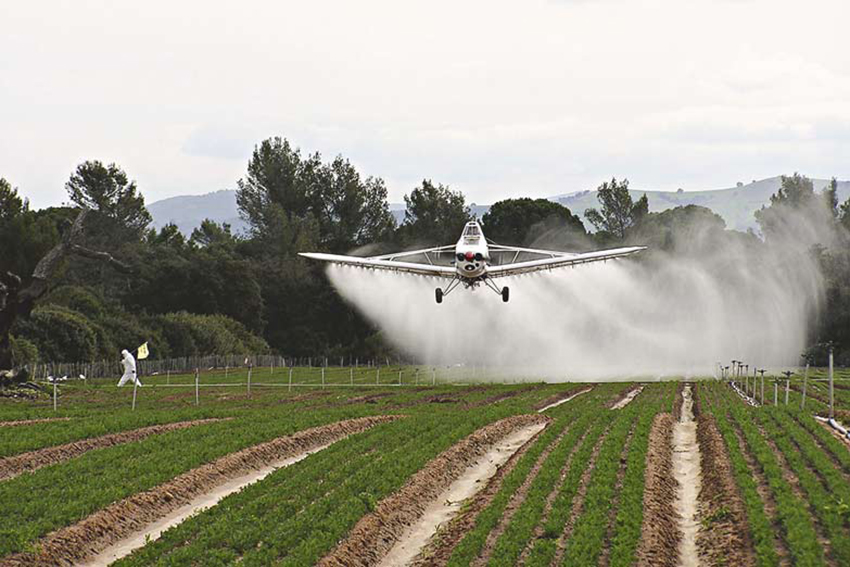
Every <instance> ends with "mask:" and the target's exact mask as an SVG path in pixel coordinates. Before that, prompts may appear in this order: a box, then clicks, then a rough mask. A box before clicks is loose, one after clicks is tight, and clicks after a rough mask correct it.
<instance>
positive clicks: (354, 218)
mask: <svg viewBox="0 0 850 567" xmlns="http://www.w3.org/2000/svg"><path fill="white" fill-rule="evenodd" d="M310 171H311V172H312V174H313V176H312V183H310V211H311V212H312V213H313V216H314V217H315V218H316V219H317V221H318V224H319V234H320V238H321V245H322V248H324V249H326V250H330V251H331V252H346V251H348V250H350V249H351V248H354V247H356V246H363V245H365V244H371V243H373V242H376V241H380V240H383V239H386V238H389V237H390V236H391V235H392V232H393V230H394V229H395V219H394V218H393V216H392V214H391V213H390V207H389V204H388V203H387V188H386V186H385V185H384V181H383V180H382V179H380V178H374V177H369V178H367V179H365V180H363V179H361V177H360V174H359V173H358V172H357V170H356V169H355V168H354V166H352V165H351V163H350V162H349V161H348V160H346V159H343V157H342V156H337V157H336V158H335V159H334V160H333V161H332V162H331V163H328V164H322V165H320V166H318V167H313V168H310Z"/></svg>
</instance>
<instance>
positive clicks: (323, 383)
mask: <svg viewBox="0 0 850 567" xmlns="http://www.w3.org/2000/svg"><path fill="white" fill-rule="evenodd" d="M324 389H325V367H324V366H322V390H324Z"/></svg>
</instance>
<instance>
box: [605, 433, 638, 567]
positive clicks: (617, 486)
mask: <svg viewBox="0 0 850 567" xmlns="http://www.w3.org/2000/svg"><path fill="white" fill-rule="evenodd" d="M636 425H637V421H635V422H632V427H631V429H630V430H629V434H628V436H627V437H626V441H625V443H623V449H622V451H620V468H619V469H618V470H617V481H616V482H615V483H614V497H613V500H612V501H611V509H610V510H609V511H608V531H607V532H606V533H605V543H604V544H603V545H602V554H601V555H600V556H599V565H602V566H604V567H608V564H609V563H608V559H609V558H610V556H611V539H612V538H613V537H614V530H615V529H616V524H615V523H616V520H617V512H618V511H619V509H620V492H621V491H622V489H623V478H625V476H626V465H627V464H628V456H629V447H630V446H631V444H632V437H633V436H634V434H635V426H636Z"/></svg>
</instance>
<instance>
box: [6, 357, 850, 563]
mask: <svg viewBox="0 0 850 567" xmlns="http://www.w3.org/2000/svg"><path fill="white" fill-rule="evenodd" d="M377 370H378V369H377V368H358V369H354V370H352V369H348V368H328V369H325V370H322V369H320V368H311V369H308V368H299V369H294V371H293V372H292V384H293V386H292V387H290V385H289V384H290V373H289V371H288V369H281V368H278V369H274V370H273V369H271V368H255V369H252V370H251V386H250V387H249V384H248V383H249V380H248V371H247V369H239V370H235V371H234V370H232V369H228V370H227V371H226V372H225V371H222V370H215V371H206V372H204V373H202V375H201V376H199V379H198V382H199V383H198V387H197V388H196V387H195V376H194V375H167V376H161V375H160V376H155V377H143V378H142V380H143V383H144V384H145V386H144V387H142V388H140V389H138V390H137V391H136V392H135V396H136V399H135V409H134V408H133V396H134V392H133V389H132V388H128V387H125V388H122V389H117V388H115V386H114V384H113V383H105V382H104V383H101V382H96V383H83V382H82V381H80V382H73V383H71V382H69V383H65V384H60V385H59V386H58V388H57V398H56V402H57V408H56V410H55V411H54V409H53V402H54V400H53V398H52V397H51V396H48V395H47V394H52V391H51V390H50V389H48V391H47V394H45V395H43V396H42V397H39V398H38V399H35V400H27V399H0V509H2V510H3V514H2V515H0V565H69V564H78V565H106V564H116V565H138V566H142V565H232V564H237V563H238V564H240V565H243V564H244V565H316V564H319V565H325V566H343V565H345V566H348V565H417V566H424V565H440V566H443V565H452V566H466V565H504V566H510V565H536V566H544V565H545V566H549V565H606V566H608V565H680V564H687V565H785V564H800V565H850V450H848V445H847V444H846V443H845V441H844V440H842V439H840V438H839V437H837V436H836V435H835V434H834V433H833V432H832V430H830V429H828V428H827V427H826V426H825V425H824V424H823V423H822V422H821V421H818V420H816V419H815V418H814V417H813V416H814V415H815V414H817V413H820V412H822V411H824V409H825V407H826V406H825V405H824V401H823V400H822V399H821V398H822V395H821V394H822V393H823V392H822V390H823V383H822V382H818V381H817V380H816V378H817V377H820V374H819V372H818V371H813V372H812V373H811V374H810V378H813V380H811V381H809V382H808V383H807V385H806V390H807V401H806V407H805V409H804V410H801V409H800V402H801V400H802V394H801V391H798V390H797V389H796V386H797V382H796V378H795V379H794V380H795V381H794V384H793V386H794V387H791V385H789V392H788V397H789V403H788V404H787V405H786V404H785V403H784V402H785V399H784V390H782V391H780V393H781V394H782V395H781V396H779V399H780V403H779V404H777V405H775V406H774V405H773V390H772V385H771V386H770V388H771V390H770V396H769V400H766V401H769V402H770V403H769V404H766V405H764V406H761V405H759V406H756V407H752V406H750V405H748V404H746V403H745V401H744V399H743V398H742V397H741V396H740V395H739V394H738V393H736V392H735V390H733V389H732V388H731V387H730V386H729V385H728V384H726V383H723V382H718V381H715V380H713V379H706V380H696V381H692V382H688V383H687V384H686V383H684V382H680V381H666V382H657V381H654V382H644V383H639V382H613V383H560V384H546V383H542V382H533V381H530V380H529V381H523V380H517V382H518V383H508V384H491V383H486V382H484V380H485V379H486V378H487V373H486V371H485V370H481V369H478V370H475V371H473V370H472V369H465V374H464V375H463V376H462V377H461V376H460V374H459V373H458V372H459V371H455V372H456V374H452V370H451V369H442V370H440V371H439V372H438V371H435V370H434V369H431V368H426V367H382V368H381V370H380V373H378V371H377ZM473 372H477V375H474V376H473V374H472V373H473ZM461 378H462V380H461ZM782 383H783V384H784V380H783V382H782ZM770 384H772V382H770ZM323 385H324V387H323ZM783 387H784V386H783ZM766 392H767V391H766ZM839 392H841V395H839ZM848 394H850V390H847V389H842V388H837V389H836V408H838V410H837V411H838V412H844V411H848V410H850V395H848ZM766 397H767V396H766Z"/></svg>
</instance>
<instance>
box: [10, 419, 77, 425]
mask: <svg viewBox="0 0 850 567" xmlns="http://www.w3.org/2000/svg"><path fill="white" fill-rule="evenodd" d="M71 419H73V418H71V417H43V418H40V419H19V420H16V421H0V427H18V426H19V425H33V424H36V423H50V422H51V421H70V420H71Z"/></svg>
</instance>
